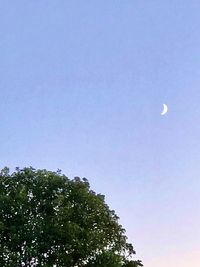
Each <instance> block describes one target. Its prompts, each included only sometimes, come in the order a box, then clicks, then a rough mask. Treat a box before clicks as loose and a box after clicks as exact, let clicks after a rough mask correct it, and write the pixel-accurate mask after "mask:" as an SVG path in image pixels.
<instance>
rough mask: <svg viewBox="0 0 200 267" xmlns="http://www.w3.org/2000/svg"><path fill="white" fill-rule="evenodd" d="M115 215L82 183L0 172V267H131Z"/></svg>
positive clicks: (28, 171)
mask: <svg viewBox="0 0 200 267" xmlns="http://www.w3.org/2000/svg"><path fill="white" fill-rule="evenodd" d="M118 219H119V218H118V216H117V215H116V214H115V212H114V211H113V210H111V209H110V208H109V207H108V205H107V204H106V203H105V198H104V196H103V195H101V194H96V193H95V192H94V191H92V190H91V189H90V185H89V182H88V180H87V179H85V178H83V179H80V178H79V177H75V178H74V179H73V180H70V179H69V178H67V177H66V176H65V175H63V174H62V173H61V171H59V170H58V171H57V172H51V171H47V170H35V169H34V168H32V167H30V168H24V169H19V168H16V170H15V172H13V173H10V172H9V169H8V168H4V169H3V170H2V171H1V173H0V266H5V267H13V266H19V267H21V266H46V267H62V266H63V267H64V266H65V267H76V266H77V267H106V266H107V267H122V266H123V267H137V266H143V265H142V263H141V261H135V260H132V258H131V257H132V255H133V254H135V251H134V249H133V246H132V244H130V243H128V242H127V237H126V235H125V230H124V229H123V227H122V226H121V225H120V224H119V222H118Z"/></svg>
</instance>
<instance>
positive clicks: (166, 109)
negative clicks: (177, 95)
mask: <svg viewBox="0 0 200 267" xmlns="http://www.w3.org/2000/svg"><path fill="white" fill-rule="evenodd" d="M167 111H168V106H167V105H166V104H163V111H162V113H161V115H165V114H166V113H167Z"/></svg>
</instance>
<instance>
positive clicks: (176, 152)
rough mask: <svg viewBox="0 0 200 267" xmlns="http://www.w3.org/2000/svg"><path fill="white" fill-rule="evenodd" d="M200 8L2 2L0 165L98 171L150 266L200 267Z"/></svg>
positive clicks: (127, 1) (94, 181)
mask: <svg viewBox="0 0 200 267" xmlns="http://www.w3.org/2000/svg"><path fill="white" fill-rule="evenodd" d="M199 14H200V1H198V0H196V1H195V0H188V1H186V0H185V1H184V0H182V1H181V0H172V1H160V0H159V1H158V0H154V1H141V0H140V1H139V0H135V1H134V0H132V1H131V0H123V1H119V0H110V1H108V0H97V1H92V0H85V1H81V0H79V1H76V0H60V1H59V0H56V1H53V0H40V1H35V0H29V1H25V0H24V1H22V0H18V1H16V0H12V1H11V0H6V1H1V7H0V100H1V102H0V118H1V123H0V138H1V142H0V159H1V162H0V167H4V166H5V165H7V166H9V167H10V168H11V169H13V168H14V167H16V166H19V167H24V166H30V165H31V166H33V167H35V168H46V169H48V170H57V168H59V169H61V170H62V171H63V173H65V174H66V175H67V176H69V177H70V178H73V177H74V176H80V177H87V178H88V179H89V181H90V184H91V187H92V189H93V190H95V191H96V192H100V193H103V194H105V195H106V201H107V203H108V204H109V206H110V207H111V208H112V209H114V210H115V211H116V212H117V214H118V215H119V216H120V223H122V225H123V226H124V227H125V228H126V230H127V235H128V237H129V241H130V242H132V243H133V245H134V248H135V249H136V251H137V258H140V259H142V260H143V263H144V264H145V266H146V267H147V266H148V267H167V266H170V267H177V266H180V267H188V266H192V267H199V262H200V254H199V253H198V252H199V251H200V242H199V241H200V228H199V225H200V206H199V203H200V176H199V174H200V103H199V100H200V15H199ZM163 103H167V104H168V106H169V112H168V113H167V115H166V116H161V115H160V113H161V111H162V104H163Z"/></svg>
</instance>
